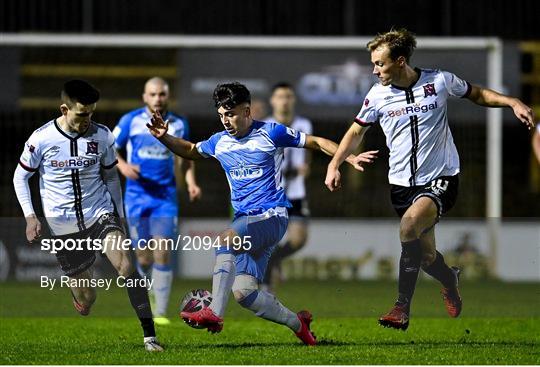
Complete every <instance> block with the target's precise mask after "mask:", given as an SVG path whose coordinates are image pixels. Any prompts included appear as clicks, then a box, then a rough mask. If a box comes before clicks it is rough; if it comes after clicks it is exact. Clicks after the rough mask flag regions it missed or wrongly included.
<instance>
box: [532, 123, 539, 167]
mask: <svg viewBox="0 0 540 367" xmlns="http://www.w3.org/2000/svg"><path fill="white" fill-rule="evenodd" d="M531 144H532V147H533V151H534V156H535V157H536V161H537V162H538V164H540V124H537V125H536V130H535V132H534V133H533V137H532V143H531Z"/></svg>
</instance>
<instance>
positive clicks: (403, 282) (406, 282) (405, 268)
mask: <svg viewBox="0 0 540 367" xmlns="http://www.w3.org/2000/svg"><path fill="white" fill-rule="evenodd" d="M437 218H438V207H437V205H436V204H435V202H434V201H433V200H432V199H431V198H429V197H420V198H418V199H417V200H416V201H415V202H414V203H413V204H412V205H411V206H410V207H409V208H408V209H407V211H406V212H405V214H404V215H403V217H402V218H401V223H400V228H399V236H400V240H401V257H400V260H399V278H398V298H397V301H396V302H395V305H394V307H393V308H392V309H391V310H390V312H388V313H387V314H386V315H383V316H382V317H381V318H379V323H380V324H381V325H383V326H387V327H393V328H396V329H403V330H406V329H407V327H408V326H409V312H410V307H411V301H412V297H413V294H414V290H415V288H416V281H417V279H418V272H419V271H420V266H421V263H422V244H421V241H420V236H421V235H422V233H423V232H425V231H426V230H428V229H429V228H431V227H432V226H433V225H434V224H435V223H436V221H437Z"/></svg>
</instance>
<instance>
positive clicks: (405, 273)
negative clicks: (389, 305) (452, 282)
mask: <svg viewBox="0 0 540 367" xmlns="http://www.w3.org/2000/svg"><path fill="white" fill-rule="evenodd" d="M421 262H422V247H421V246H420V240H418V239H416V240H413V241H408V242H402V243H401V258H400V259H399V281H398V292H399V295H398V299H397V302H396V304H401V305H403V304H406V305H407V306H410V304H411V300H412V296H413V294H414V288H415V287H416V280H417V279H418V272H419V271H420V264H421Z"/></svg>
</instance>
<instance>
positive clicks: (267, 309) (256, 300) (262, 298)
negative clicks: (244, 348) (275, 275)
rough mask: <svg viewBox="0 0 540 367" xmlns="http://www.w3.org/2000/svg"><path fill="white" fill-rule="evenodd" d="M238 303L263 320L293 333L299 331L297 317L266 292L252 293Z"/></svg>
mask: <svg viewBox="0 0 540 367" xmlns="http://www.w3.org/2000/svg"><path fill="white" fill-rule="evenodd" d="M239 303H240V305H242V306H243V307H245V308H247V309H249V310H251V311H253V312H255V315H257V316H259V317H262V318H263V319H265V320H270V321H273V322H276V323H278V324H281V325H287V326H288V327H289V328H290V329H291V330H292V331H294V332H295V333H297V332H298V331H300V326H301V324H300V320H299V319H298V316H297V315H296V314H295V313H294V312H292V311H291V310H289V309H288V308H287V307H285V306H283V305H282V304H281V302H279V300H278V299H277V298H276V296H274V295H272V294H270V293H268V292H266V291H253V292H252V293H251V294H249V295H248V296H247V297H245V298H244V299H243V300H242V301H240V302H239Z"/></svg>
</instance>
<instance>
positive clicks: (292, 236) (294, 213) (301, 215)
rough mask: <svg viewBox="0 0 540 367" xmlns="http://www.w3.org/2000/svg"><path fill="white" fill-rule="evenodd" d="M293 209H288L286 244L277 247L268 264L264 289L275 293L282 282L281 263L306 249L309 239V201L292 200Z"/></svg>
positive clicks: (263, 283)
mask: <svg viewBox="0 0 540 367" xmlns="http://www.w3.org/2000/svg"><path fill="white" fill-rule="evenodd" d="M291 204H292V207H291V208H288V209H287V212H288V214H289V225H288V228H287V233H286V240H285V243H283V244H280V245H278V246H276V248H275V249H274V252H273V253H272V257H271V258H270V261H269V263H268V268H267V270H266V273H265V276H264V279H263V282H262V286H261V287H262V288H263V289H266V290H269V291H273V289H274V288H275V287H276V286H277V285H278V283H279V280H280V269H281V262H282V261H283V260H284V259H285V258H287V257H289V256H292V255H293V254H294V253H296V252H298V251H299V250H300V249H302V248H303V247H304V245H305V244H306V242H307V237H308V219H309V208H308V204H307V200H305V199H304V200H291Z"/></svg>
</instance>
